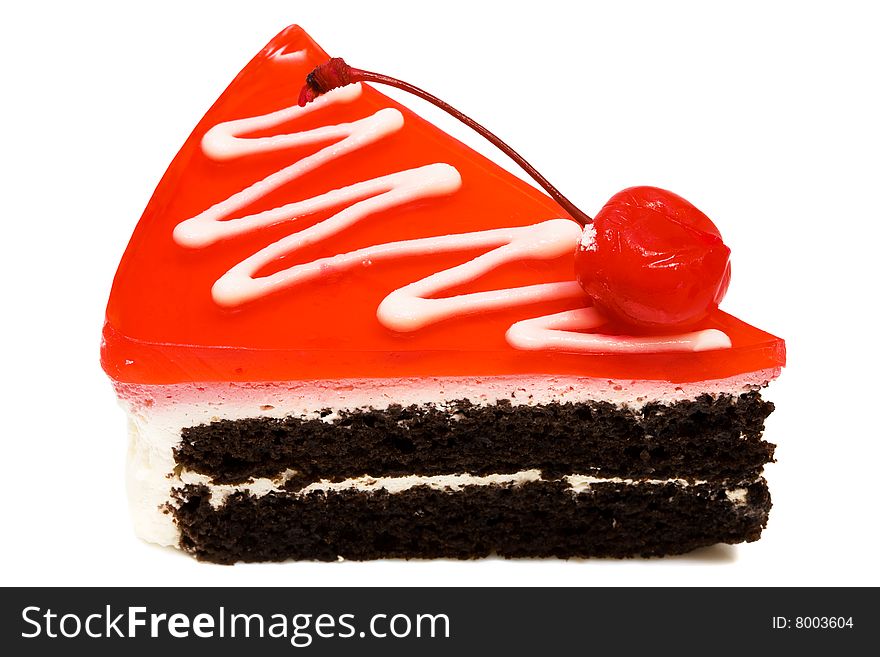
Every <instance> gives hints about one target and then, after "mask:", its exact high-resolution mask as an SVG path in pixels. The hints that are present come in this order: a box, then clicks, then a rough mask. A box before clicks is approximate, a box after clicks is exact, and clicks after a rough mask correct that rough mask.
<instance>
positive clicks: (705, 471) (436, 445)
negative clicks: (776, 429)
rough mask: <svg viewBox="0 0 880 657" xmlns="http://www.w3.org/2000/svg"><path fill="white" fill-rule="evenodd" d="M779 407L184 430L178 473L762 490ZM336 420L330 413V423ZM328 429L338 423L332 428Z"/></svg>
mask: <svg viewBox="0 0 880 657" xmlns="http://www.w3.org/2000/svg"><path fill="white" fill-rule="evenodd" d="M772 411H773V404H772V403H770V402H767V401H764V400H763V399H762V398H761V395H760V393H759V392H750V393H746V394H742V395H738V396H731V395H721V396H718V397H712V396H709V395H703V396H700V397H698V398H696V399H693V400H686V401H680V402H676V403H673V404H669V405H664V404H648V405H646V406H644V407H642V408H641V409H640V410H639V411H638V412H636V411H633V410H631V409H628V408H625V407H624V408H622V407H618V406H614V405H612V404H608V403H604V402H596V403H564V404H559V403H551V404H546V405H537V406H527V405H513V404H510V403H509V402H507V401H504V400H502V401H499V402H498V403H496V404H492V405H474V404H471V403H470V402H468V401H467V400H458V401H454V402H450V403H448V404H446V405H445V406H444V407H437V406H409V407H403V406H390V407H388V408H386V409H382V410H372V409H369V410H363V409H358V410H352V411H347V412H345V411H344V412H340V413H339V414H338V416H337V417H334V418H333V419H332V420H331V421H325V420H322V419H311V420H302V419H299V418H292V417H288V418H283V419H274V418H249V419H243V420H221V421H217V422H212V423H210V424H203V425H200V426H196V427H191V428H186V429H183V431H182V432H181V436H182V442H181V443H180V445H179V446H178V447H177V449H176V451H175V457H176V459H177V462H178V463H179V464H180V465H182V466H183V467H185V468H186V469H188V470H192V471H195V472H199V473H202V474H206V475H208V476H210V477H211V478H212V480H213V481H214V482H215V483H239V482H243V481H247V480H248V479H249V478H251V477H274V476H276V475H279V474H280V473H283V472H285V471H286V470H288V469H291V470H295V471H296V472H297V475H296V476H295V477H294V478H293V479H292V480H290V481H289V482H288V483H289V486H290V487H291V489H292V490H295V489H298V488H300V487H302V486H303V485H305V484H307V483H309V482H313V481H317V480H320V479H329V480H331V481H333V480H337V481H338V480H341V479H346V478H349V477H358V476H361V475H364V474H369V475H371V476H400V475H410V474H423V475H433V474H447V473H455V472H469V473H471V474H476V475H482V474H491V473H498V472H517V471H519V470H526V469H539V470H541V471H542V473H543V474H544V476H545V478H555V477H558V476H562V475H565V474H569V473H572V472H583V473H590V472H594V473H600V474H601V475H602V476H619V477H653V478H667V477H679V478H694V479H704V480H721V479H731V478H733V479H737V480H753V479H754V478H755V477H757V476H758V475H759V474H760V472H761V470H762V467H763V465H764V464H765V463H767V462H770V461H772V460H773V450H774V446H773V445H772V444H770V443H767V442H765V441H763V440H762V438H761V434H762V431H763V428H764V420H765V419H766V417H767V416H768V415H769V414H770V413H771V412H772ZM327 416H328V417H329V411H328V412H327ZM325 419H327V418H326V417H325Z"/></svg>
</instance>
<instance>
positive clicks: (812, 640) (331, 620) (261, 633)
mask: <svg viewBox="0 0 880 657" xmlns="http://www.w3.org/2000/svg"><path fill="white" fill-rule="evenodd" d="M878 602H880V601H878V596H877V589H873V588H870V589H869V588H865V589H840V588H793V589H792V588H788V589H780V588H769V589H754V588H735V589H708V588H679V589H656V588H620V589H606V588H595V589H584V588H566V589H549V588H496V589H485V588H480V589H462V588H432V589H425V588H380V589H375V588H372V589H371V588H335V589H334V588H321V589H314V588H302V589H295V588H274V589H257V588H213V589H212V588H201V589H169V588H140V589H120V588H85V589H83V588H80V589H75V588H69V589H68V588H64V589H62V588H46V589H3V590H2V605H0V627H2V636H0V646H2V647H3V648H4V649H7V648H11V649H12V650H13V652H7V651H5V650H4V653H5V654H15V655H19V654H25V651H28V650H37V651H38V652H37V654H62V653H66V651H68V650H71V649H82V650H87V651H88V654H90V655H118V654H121V652H120V651H125V652H124V654H140V652H141V650H142V649H143V650H147V649H149V650H150V651H155V650H157V649H159V650H162V655H163V657H164V656H165V655H177V654H180V655H192V654H210V655H218V656H222V655H240V654H246V653H245V652H244V651H250V650H258V651H259V653H258V654H259V655H289V654H297V653H302V652H305V653H306V654H310V655H338V654H343V653H346V652H350V653H353V654H354V653H356V654H357V655H359V656H360V655H413V654H418V655H449V654H454V653H452V652H451V651H459V650H461V651H466V652H465V654H471V652H472V651H476V650H486V651H491V652H490V653H488V654H494V653H498V652H500V651H504V652H505V653H507V654H511V655H518V654H526V651H540V653H539V654H544V653H545V652H546V651H547V650H548V649H559V648H566V649H570V650H577V651H578V653H579V654H583V655H587V654H594V653H595V652H596V651H597V650H614V651H615V653H616V654H623V655H626V654H634V651H637V650H652V651H655V652H656V651H659V654H670V653H672V652H673V651H675V652H678V651H681V650H688V651H691V650H692V651H700V652H701V653H706V652H707V651H708V652H713V654H733V653H734V652H739V651H750V652H743V653H742V654H772V653H769V652H766V651H771V650H780V649H789V650H794V649H801V648H804V649H806V648H809V649H811V650H812V651H821V650H823V649H828V650H834V651H835V653H834V654H867V653H864V652H863V650H864V649H867V648H868V647H869V646H874V647H876V645H878V639H880V631H878V620H880V619H878V610H880V604H878ZM758 648H760V650H757V649H758ZM194 650H195V651H197V652H195V653H193V651H194ZM756 650H757V652H755V651H756ZM416 651H417V652H416ZM144 654H146V652H145V653H144ZM151 654H154V653H152V652H151ZM810 654H813V653H812V652H811V653H810ZM829 654H831V653H829Z"/></svg>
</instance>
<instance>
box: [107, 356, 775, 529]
mask: <svg viewBox="0 0 880 657" xmlns="http://www.w3.org/2000/svg"><path fill="white" fill-rule="evenodd" d="M778 375H779V370H763V371H759V372H752V373H749V374H745V375H741V376H737V377H731V378H728V379H718V380H712V381H702V382H696V383H685V384H680V383H668V382H653V381H625V380H609V379H591V378H584V377H563V376H530V377H522V376H504V377H426V378H417V379H416V378H413V379H349V380H339V381H294V382H280V383H201V384H198V383H187V384H174V385H156V386H149V385H135V384H117V385H116V389H117V393H118V395H119V398H120V402H121V403H122V405H123V407H124V408H125V410H126V411H127V412H128V417H129V450H128V459H127V482H128V483H127V486H128V498H129V505H130V508H131V515H132V519H133V522H134V526H135V532H136V533H137V534H138V536H140V537H141V538H143V539H145V540H147V541H150V542H153V543H159V544H160V545H176V544H177V541H178V538H179V533H178V530H177V527H176V526H175V524H174V521H173V518H172V517H171V515H170V514H168V513H166V512H164V511H163V508H164V507H165V505H166V504H167V503H168V502H169V500H170V499H171V491H172V487H174V486H175V485H180V483H181V481H180V479H178V478H177V477H176V476H175V475H174V474H173V473H174V471H175V466H176V463H175V461H174V453H173V450H174V448H175V447H176V446H177V445H178V443H179V442H180V432H181V429H183V428H185V427H192V426H198V425H200V424H205V423H210V422H213V421H217V420H238V419H243V418H248V417H278V418H281V417H287V416H294V417H299V418H304V419H312V418H320V419H323V420H324V421H325V422H330V421H332V420H333V419H334V418H335V417H337V416H338V413H339V411H342V410H354V409H358V408H375V409H383V408H387V407H388V406H389V405H391V404H401V405H403V406H409V405H413V404H415V405H424V404H434V405H435V406H438V407H440V408H443V407H444V403H443V400H459V399H468V400H469V401H470V402H471V403H473V404H476V405H488V404H494V403H496V402H497V400H499V399H506V400H509V401H510V403H511V404H514V405H529V406H534V405H541V404H547V403H551V402H560V403H565V402H574V403H577V402H586V401H601V402H608V403H611V404H614V405H616V406H620V407H627V408H630V409H632V410H633V411H634V412H638V411H639V409H641V408H642V407H643V406H644V405H645V404H647V403H650V402H659V403H667V404H668V403H673V402H676V401H681V400H684V399H693V398H694V397H696V396H698V395H700V394H704V393H709V394H714V395H718V394H725V393H726V394H733V395H737V394H740V393H743V392H748V391H750V390H755V389H757V388H760V387H762V386H763V385H766V383H767V382H769V381H771V380H772V379H774V378H776V377H777V376H778ZM323 409H327V410H329V411H330V414H329V415H324V416H323V417H322V415H321V411H322V410H323ZM267 481H269V484H267V483H265V482H262V485H264V486H268V485H270V484H271V485H272V486H275V485H276V484H275V483H272V482H271V480H267ZM461 481H462V482H463V481H464V480H461ZM254 485H255V486H259V485H261V484H260V483H259V482H255V484H254ZM334 485H335V484H334ZM383 485H384V484H383ZM413 485H419V484H413ZM426 485H429V484H426ZM437 485H442V486H445V484H437ZM461 485H467V484H465V483H462V484H461ZM221 490H222V489H218V493H217V495H218V496H220V495H224V493H222V492H221ZM255 490H256V489H255ZM228 494H229V492H228V491H227V492H225V495H228Z"/></svg>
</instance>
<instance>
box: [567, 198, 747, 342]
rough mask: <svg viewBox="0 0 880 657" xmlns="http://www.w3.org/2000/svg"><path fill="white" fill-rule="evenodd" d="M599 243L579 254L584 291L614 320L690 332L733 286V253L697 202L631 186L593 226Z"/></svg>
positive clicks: (577, 262) (606, 207)
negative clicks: (731, 275)
mask: <svg viewBox="0 0 880 657" xmlns="http://www.w3.org/2000/svg"><path fill="white" fill-rule="evenodd" d="M593 229H594V230H595V242H594V243H593V244H592V245H591V247H590V248H585V247H583V246H582V247H581V248H580V249H578V252H577V254H576V255H575V272H576V274H577V278H578V281H579V282H580V284H581V287H583V288H584V290H585V291H586V292H587V294H589V295H590V297H591V298H592V299H594V300H595V302H596V304H597V306H598V307H600V308H601V309H602V311H603V312H604V313H605V314H606V315H609V316H612V317H616V318H618V319H619V320H620V321H621V322H623V323H626V324H632V325H634V326H643V327H648V328H661V329H686V328H689V327H691V326H693V325H694V324H697V323H698V322H700V321H701V320H703V319H704V318H705V317H706V315H708V314H709V313H710V312H712V311H713V310H715V309H716V308H718V304H719V303H721V300H722V299H723V298H724V295H725V293H726V292H727V287H728V285H730V249H728V248H727V246H725V244H724V242H723V241H722V239H721V233H720V232H719V231H718V228H717V227H716V226H715V224H713V223H712V221H711V220H710V219H709V217H707V216H706V215H705V214H703V213H702V212H701V211H700V210H698V209H697V208H696V207H694V206H693V205H692V204H691V203H690V202H688V201H686V200H685V199H683V198H682V197H681V196H679V195H677V194H673V193H672V192H668V191H666V190H665V189H659V188H657V187H630V188H629V189H625V190H623V191H621V192H618V193H617V194H615V195H614V196H612V197H611V199H610V200H609V201H608V203H606V204H605V205H604V207H603V208H602V209H601V210H600V211H599V213H598V214H597V215H596V218H595V220H594V222H593Z"/></svg>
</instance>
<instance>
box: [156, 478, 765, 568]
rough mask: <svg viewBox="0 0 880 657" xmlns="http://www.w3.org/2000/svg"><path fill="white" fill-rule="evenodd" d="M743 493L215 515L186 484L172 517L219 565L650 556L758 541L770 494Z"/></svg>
mask: <svg viewBox="0 0 880 657" xmlns="http://www.w3.org/2000/svg"><path fill="white" fill-rule="evenodd" d="M744 487H745V488H746V489H747V491H748V492H747V495H746V497H745V500H744V502H742V503H735V502H733V501H731V500H730V499H728V497H727V495H726V494H725V489H724V487H722V486H713V485H709V484H700V485H690V486H682V485H679V484H675V483H668V484H659V485H652V484H637V485H623V484H616V483H602V484H594V485H593V486H592V487H591V489H590V492H589V493H585V494H575V493H573V492H572V491H571V489H570V488H568V486H567V485H566V484H565V483H564V481H561V480H559V481H540V482H530V483H526V484H522V485H518V486H508V485H497V484H495V485H490V486H469V487H465V488H463V489H461V490H459V491H456V492H451V491H441V490H434V489H431V488H428V487H426V486H418V487H415V488H412V489H409V490H407V491H404V492H400V493H394V494H391V493H388V492H386V491H382V490H380V491H374V492H357V491H353V490H345V491H339V492H328V493H324V492H313V493H310V494H308V495H302V496H295V495H290V494H284V493H270V494H268V495H264V496H262V497H254V496H251V495H249V494H248V493H245V492H237V493H233V494H232V495H230V496H229V497H227V498H226V500H225V501H224V503H223V504H222V505H221V506H218V507H217V508H214V507H213V506H212V505H211V502H210V491H209V489H208V488H207V487H206V486H202V485H188V486H186V487H184V488H182V489H179V490H178V491H177V492H176V500H175V503H174V505H172V507H171V509H170V512H172V513H173V514H174V518H175V521H176V523H177V525H178V527H179V528H180V531H181V539H180V546H181V548H183V549H184V550H186V551H188V552H190V553H192V554H194V555H195V556H196V557H198V558H199V559H202V560H205V561H214V562H218V563H234V562H237V561H283V560H288V559H298V560H320V561H333V560H336V559H337V558H338V557H342V558H344V559H352V560H365V559H379V558H444V557H445V558H456V559H470V558H478V557H485V556H488V555H491V554H498V555H500V556H503V557H564V558H568V557H633V556H643V557H651V556H662V555H671V554H681V553H685V552H689V551H690V550H693V549H695V548H698V547H702V546H706V545H712V544H714V543H739V542H742V541H754V540H757V539H758V538H759V537H760V535H761V530H762V529H763V527H764V526H765V525H766V522H767V514H768V512H769V509H770V496H769V493H768V492H767V486H766V482H764V480H763V479H760V480H758V481H757V482H754V483H751V484H745V485H744Z"/></svg>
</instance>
